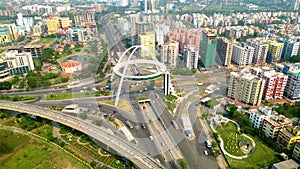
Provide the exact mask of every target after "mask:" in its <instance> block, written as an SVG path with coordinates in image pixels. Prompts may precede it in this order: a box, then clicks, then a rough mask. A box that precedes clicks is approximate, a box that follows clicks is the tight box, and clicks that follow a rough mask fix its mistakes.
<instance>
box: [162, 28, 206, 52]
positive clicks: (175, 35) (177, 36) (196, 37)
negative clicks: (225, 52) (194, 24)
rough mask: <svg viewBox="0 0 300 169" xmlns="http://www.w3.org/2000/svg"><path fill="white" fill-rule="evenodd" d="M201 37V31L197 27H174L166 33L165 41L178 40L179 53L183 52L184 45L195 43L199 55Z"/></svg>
mask: <svg viewBox="0 0 300 169" xmlns="http://www.w3.org/2000/svg"><path fill="white" fill-rule="evenodd" d="M201 38H202V36H201V32H200V31H199V30H198V29H175V30H172V32H168V33H166V35H165V42H166V41H177V42H179V52H180V53H181V54H183V53H184V46H185V45H195V46H196V49H197V51H198V55H199V53H200V43H201Z"/></svg>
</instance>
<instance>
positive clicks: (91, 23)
mask: <svg viewBox="0 0 300 169" xmlns="http://www.w3.org/2000/svg"><path fill="white" fill-rule="evenodd" d="M74 21H75V25H76V26H81V27H84V28H85V29H86V32H87V34H88V35H95V34H97V33H98V31H97V25H96V20H95V11H91V10H88V11H78V12H76V13H75V14H74Z"/></svg>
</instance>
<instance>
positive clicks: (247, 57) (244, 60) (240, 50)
mask: <svg viewBox="0 0 300 169" xmlns="http://www.w3.org/2000/svg"><path fill="white" fill-rule="evenodd" d="M253 55H254V48H253V47H251V46H245V47H242V46H239V45H232V56H231V61H232V62H233V63H235V64H236V65H238V66H246V65H251V64H252V60H253Z"/></svg>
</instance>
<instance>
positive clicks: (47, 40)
mask: <svg viewBox="0 0 300 169" xmlns="http://www.w3.org/2000/svg"><path fill="white" fill-rule="evenodd" d="M55 40H56V38H41V39H39V40H36V41H33V42H32V43H31V45H39V44H45V45H47V44H51V43H53V42H55Z"/></svg>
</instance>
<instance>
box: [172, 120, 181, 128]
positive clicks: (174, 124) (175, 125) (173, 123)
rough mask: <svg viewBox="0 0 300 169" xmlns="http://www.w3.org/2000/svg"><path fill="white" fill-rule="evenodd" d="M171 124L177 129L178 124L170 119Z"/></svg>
mask: <svg viewBox="0 0 300 169" xmlns="http://www.w3.org/2000/svg"><path fill="white" fill-rule="evenodd" d="M171 124H172V125H173V126H174V128H175V129H179V127H178V125H177V123H176V121H175V120H172V121H171Z"/></svg>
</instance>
